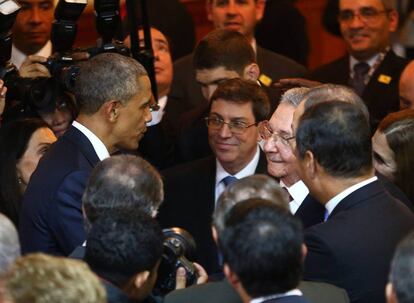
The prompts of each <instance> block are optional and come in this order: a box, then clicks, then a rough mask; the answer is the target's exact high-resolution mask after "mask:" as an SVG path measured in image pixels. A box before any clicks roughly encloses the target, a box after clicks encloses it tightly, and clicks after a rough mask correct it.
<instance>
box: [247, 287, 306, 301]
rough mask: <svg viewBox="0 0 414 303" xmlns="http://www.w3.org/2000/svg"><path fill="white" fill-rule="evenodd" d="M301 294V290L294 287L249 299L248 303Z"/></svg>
mask: <svg viewBox="0 0 414 303" xmlns="http://www.w3.org/2000/svg"><path fill="white" fill-rule="evenodd" d="M302 295H303V294H302V292H301V291H300V290H299V289H297V288H296V289H293V290H289V291H287V292H285V293H281V294H275V295H270V296H265V297H260V298H256V299H253V300H251V301H250V303H261V302H266V301H269V300H274V299H279V298H283V297H288V296H302Z"/></svg>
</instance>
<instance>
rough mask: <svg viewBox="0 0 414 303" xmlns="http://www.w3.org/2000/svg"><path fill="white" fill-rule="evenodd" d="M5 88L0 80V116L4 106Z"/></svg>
mask: <svg viewBox="0 0 414 303" xmlns="http://www.w3.org/2000/svg"><path fill="white" fill-rule="evenodd" d="M6 92H7V87H5V86H4V82H3V80H1V79H0V116H1V115H2V114H3V111H4V106H5V105H6Z"/></svg>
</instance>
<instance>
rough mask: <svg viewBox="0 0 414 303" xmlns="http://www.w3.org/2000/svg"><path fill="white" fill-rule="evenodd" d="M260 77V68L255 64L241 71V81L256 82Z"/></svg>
mask: <svg viewBox="0 0 414 303" xmlns="http://www.w3.org/2000/svg"><path fill="white" fill-rule="evenodd" d="M259 76H260V68H259V65H257V64H256V63H251V64H249V65H247V66H246V67H245V68H244V70H243V79H245V80H250V81H254V82H256V81H257V79H259Z"/></svg>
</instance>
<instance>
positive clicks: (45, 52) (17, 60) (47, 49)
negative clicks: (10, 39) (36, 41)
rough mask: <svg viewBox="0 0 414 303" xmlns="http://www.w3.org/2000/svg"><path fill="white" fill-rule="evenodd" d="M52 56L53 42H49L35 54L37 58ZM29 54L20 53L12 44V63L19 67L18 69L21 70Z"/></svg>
mask: <svg viewBox="0 0 414 303" xmlns="http://www.w3.org/2000/svg"><path fill="white" fill-rule="evenodd" d="M51 54H52V42H50V40H48V41H47V42H46V44H45V45H44V46H43V47H42V48H41V49H40V50H39V51H38V52H37V53H35V54H33V55H36V56H42V57H46V58H47V57H49V56H50V55H51ZM26 58H27V54H25V53H23V52H22V51H20V50H19V49H18V48H17V47H15V46H14V44H12V53H11V58H10V61H11V62H12V63H13V64H14V65H15V66H16V67H17V69H19V68H20V66H21V65H22V63H23V61H24V60H26Z"/></svg>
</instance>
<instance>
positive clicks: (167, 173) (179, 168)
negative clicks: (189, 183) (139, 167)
mask: <svg viewBox="0 0 414 303" xmlns="http://www.w3.org/2000/svg"><path fill="white" fill-rule="evenodd" d="M215 167H216V164H215V158H214V156H209V157H206V158H202V159H198V160H194V161H191V162H186V163H183V164H179V165H176V166H173V167H170V168H168V169H165V170H163V171H162V172H161V174H162V175H163V176H164V178H165V179H166V180H167V179H171V178H180V177H185V178H189V176H192V175H203V174H205V173H206V170H209V171H210V170H215Z"/></svg>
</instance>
